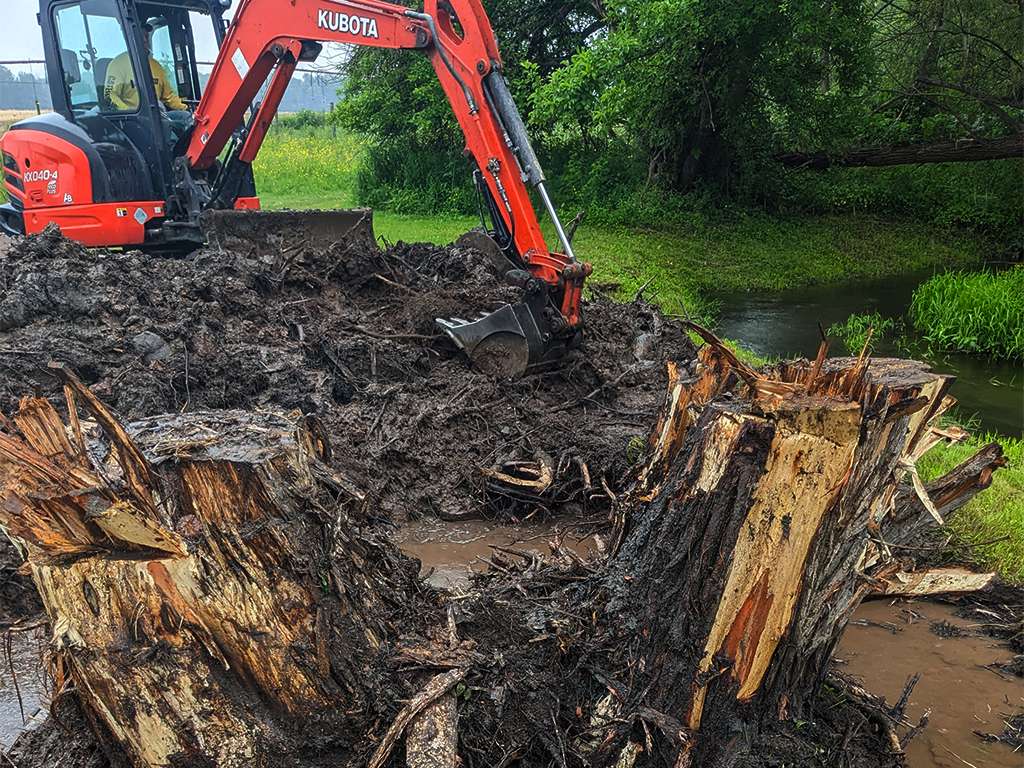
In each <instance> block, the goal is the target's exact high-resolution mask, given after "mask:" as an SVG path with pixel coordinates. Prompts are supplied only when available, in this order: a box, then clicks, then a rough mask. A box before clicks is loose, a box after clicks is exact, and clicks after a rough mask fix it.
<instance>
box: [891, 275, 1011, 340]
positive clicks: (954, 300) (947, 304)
mask: <svg viewBox="0 0 1024 768" xmlns="http://www.w3.org/2000/svg"><path fill="white" fill-rule="evenodd" d="M910 318H911V321H912V322H913V323H914V326H915V327H916V328H917V329H918V330H919V331H921V333H922V334H923V335H924V337H925V339H927V340H928V341H930V342H932V343H933V344H936V345H937V346H940V347H945V348H947V349H955V350H959V351H961V352H975V353H979V354H990V355H995V356H997V357H1001V358H1008V359H1020V358H1024V266H1016V267H1013V268H1011V269H1007V270H1005V271H1002V272H945V273H943V274H940V275H936V276H935V277H933V278H932V279H930V280H928V281H927V282H925V283H923V284H922V285H920V286H918V288H917V290H915V291H914V298H913V301H912V302H911V304H910Z"/></svg>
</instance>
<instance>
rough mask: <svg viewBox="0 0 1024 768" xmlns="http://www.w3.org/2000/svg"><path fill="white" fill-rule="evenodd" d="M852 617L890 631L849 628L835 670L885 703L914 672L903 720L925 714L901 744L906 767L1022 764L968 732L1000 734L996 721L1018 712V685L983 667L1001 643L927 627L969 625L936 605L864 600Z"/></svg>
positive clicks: (1022, 705)
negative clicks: (839, 668)
mask: <svg viewBox="0 0 1024 768" xmlns="http://www.w3.org/2000/svg"><path fill="white" fill-rule="evenodd" d="M908 611H912V612H913V614H916V616H914V615H913V614H910V613H908ZM857 619H859V620H867V621H869V622H875V623H877V624H887V625H892V626H893V627H894V628H897V629H898V631H897V632H896V633H895V634H893V633H892V632H891V631H889V630H888V629H885V628H882V627H878V626H873V625H871V626H856V625H852V626H850V627H849V628H848V629H847V630H846V634H845V635H844V636H843V640H842V642H841V643H840V644H839V648H838V650H837V651H836V656H837V657H838V658H840V659H843V660H844V661H846V662H847V664H846V665H845V666H844V667H843V669H844V670H845V671H846V672H847V673H848V674H850V675H853V676H854V677H856V678H858V679H859V680H861V681H862V682H863V683H864V687H865V688H867V689H868V690H869V691H871V692H872V693H875V694H878V695H882V696H885V697H886V699H887V700H888V701H889V702H890V703H892V702H895V701H897V700H898V699H899V696H900V694H901V693H902V691H903V686H904V684H905V683H906V682H907V678H909V677H910V676H911V675H914V674H916V673H918V672H920V673H921V680H920V681H919V682H918V684H917V686H916V687H915V688H914V691H913V693H912V694H911V696H910V705H909V706H908V707H907V717H908V719H910V720H911V721H913V722H917V720H918V718H919V717H920V716H921V715H922V714H923V713H924V711H925V710H931V717H930V719H929V723H928V727H927V728H926V729H925V730H924V731H922V732H921V733H920V734H918V735H917V736H916V737H915V738H914V739H913V741H911V742H910V744H909V746H908V747H907V764H908V765H909V766H910V768H964V766H968V768H970V766H974V767H975V768H1022V766H1024V754H1021V753H1016V754H1015V753H1014V752H1013V750H1011V749H1010V748H1009V747H1008V746H1006V745H1005V744H986V743H984V742H983V741H982V740H981V739H979V738H978V737H977V736H975V735H974V733H973V731H975V730H977V731H982V732H985V733H1000V732H1001V731H1002V730H1003V727H1004V723H1003V719H1004V718H1008V717H1009V716H1011V715H1013V714H1016V713H1018V712H1021V711H1024V681H1022V680H1021V679H1020V678H1016V677H1012V676H1010V675H1007V676H1005V677H1002V676H1000V675H998V674H996V673H995V672H993V671H992V670H989V669H985V665H986V664H991V663H993V662H998V661H1006V660H1007V659H1008V658H1009V657H1010V656H1011V655H1012V654H1011V653H1010V651H1009V650H1008V649H1007V648H1006V647H1005V646H1003V645H1001V644H999V643H998V642H997V641H995V640H992V639H991V638H987V637H973V636H968V637H949V638H943V637H939V636H938V635H936V634H935V633H934V632H932V631H931V629H930V625H931V624H932V623H933V622H938V621H946V622H949V623H950V624H952V625H953V626H955V627H961V628H969V626H970V625H969V624H968V623H967V622H965V621H963V620H962V619H958V618H957V617H956V616H955V615H954V613H953V610H952V609H951V608H950V607H949V606H946V605H942V604H940V603H929V602H915V603H896V604H891V603H890V602H888V601H872V602H868V603H864V604H863V605H861V607H860V608H859V609H858V611H857V614H856V617H855V620H857ZM908 619H910V620H912V622H913V623H907V622H908Z"/></svg>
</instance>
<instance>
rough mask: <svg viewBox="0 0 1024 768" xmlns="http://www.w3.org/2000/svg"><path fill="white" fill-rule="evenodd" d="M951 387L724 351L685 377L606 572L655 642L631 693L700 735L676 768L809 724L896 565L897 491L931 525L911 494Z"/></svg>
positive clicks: (896, 372)
mask: <svg viewBox="0 0 1024 768" xmlns="http://www.w3.org/2000/svg"><path fill="white" fill-rule="evenodd" d="M711 340H712V342H715V341H716V340H714V339H713V338H712V339H711ZM951 381H952V379H951V378H950V377H947V376H941V375H938V374H934V373H932V372H930V371H929V370H928V369H927V368H926V367H925V366H924V365H923V364H920V363H916V362H912V361H905V360H884V359H879V360H867V359H865V358H860V359H853V358H845V359H833V360H825V359H824V351H823V352H822V354H821V355H819V358H818V360H816V361H814V362H813V363H812V362H800V363H793V364H783V365H780V366H777V367H775V368H774V369H771V370H769V371H767V372H766V373H757V372H755V371H753V370H751V369H749V368H747V367H746V366H744V365H743V364H742V363H740V362H739V360H737V359H736V358H735V357H734V356H733V355H732V354H731V353H730V352H729V351H728V350H727V349H725V348H724V347H722V346H720V345H718V344H716V343H713V344H712V345H711V346H708V347H705V348H704V349H703V350H702V354H701V365H700V369H699V372H698V375H697V376H696V377H694V379H693V380H691V381H689V382H683V381H682V380H681V378H680V375H679V372H678V371H671V376H670V391H669V395H668V398H667V401H666V405H665V407H664V409H663V412H662V414H661V417H660V419H659V423H658V425H657V427H656V429H655V430H654V432H653V433H652V438H651V457H650V460H649V461H648V463H647V465H646V466H645V467H644V468H643V469H642V470H641V471H640V473H639V476H638V482H637V484H636V486H635V487H634V490H633V492H632V495H631V497H630V498H628V499H626V500H625V501H624V507H625V508H626V509H628V510H629V511H628V518H627V527H628V532H627V533H626V534H625V536H624V538H623V543H622V546H621V548H620V549H619V551H618V553H617V554H616V555H615V557H614V558H613V559H612V561H611V562H610V563H609V566H608V569H607V572H606V574H605V575H604V576H603V579H604V583H605V590H606V593H607V594H608V596H609V608H608V613H609V614H610V615H611V616H616V615H619V616H632V617H633V620H634V621H635V624H633V625H627V626H631V627H632V628H634V629H635V631H637V632H639V633H640V636H641V637H642V638H643V641H642V643H641V647H642V649H643V650H642V658H643V661H642V663H641V665H640V666H642V668H643V670H644V671H643V673H642V674H638V675H637V678H636V680H635V681H634V682H633V683H632V684H631V688H633V689H634V690H636V689H642V690H644V691H648V693H647V694H646V696H645V699H646V701H645V703H646V705H647V706H649V707H651V708H653V709H655V710H657V711H659V712H661V713H662V714H663V715H666V716H667V717H668V718H670V719H671V721H678V722H679V723H681V724H682V725H683V727H684V728H685V729H686V734H685V736H684V738H682V740H681V741H682V743H681V745H672V746H671V748H670V749H669V751H670V752H675V754H674V755H673V756H672V757H673V759H674V762H670V763H669V764H674V765H676V766H678V767H680V768H681V767H682V766H687V765H700V766H717V765H726V764H728V763H729V755H730V752H734V751H735V749H736V745H737V744H742V743H744V742H746V743H749V741H750V738H751V735H752V734H753V733H755V732H756V730H757V729H758V727H760V725H762V724H764V723H766V722H769V721H771V720H778V719H784V718H789V717H797V718H807V717H809V710H810V705H811V703H812V701H813V698H814V696H815V695H816V693H817V691H818V689H819V687H820V684H821V683H822V681H823V680H824V677H825V674H826V672H827V671H828V665H829V661H830V658H831V655H832V652H833V650H834V648H835V646H836V644H837V643H838V641H839V639H840V636H841V635H842V632H843V630H844V629H845V627H846V624H847V622H848V620H849V618H850V616H851V615H852V613H853V611H854V610H855V609H856V607H857V606H858V605H859V603H860V602H861V600H862V599H863V598H864V597H865V596H866V595H867V594H869V593H870V592H871V591H872V589H873V588H875V586H876V585H879V584H881V583H882V582H881V579H883V577H885V576H887V575H889V574H891V573H893V572H894V571H895V570H898V569H899V567H900V564H899V562H898V561H897V560H896V559H894V558H891V557H881V558H880V557H877V556H874V555H875V554H876V552H877V547H878V545H881V546H884V542H883V541H882V540H881V538H880V535H879V533H880V530H881V529H882V528H883V527H887V530H888V533H889V535H891V536H895V535H897V534H898V532H897V531H896V530H895V527H894V526H891V525H890V526H886V523H887V521H888V520H889V519H890V518H891V517H893V516H894V515H897V505H896V499H897V498H900V499H901V501H902V502H903V505H902V506H901V507H900V509H899V510H898V513H899V515H903V516H904V517H910V518H913V520H914V523H915V525H916V524H917V522H918V520H919V516H916V515H908V513H907V500H906V497H905V496H900V494H899V491H900V489H901V488H902V487H903V476H904V475H905V474H906V473H907V472H908V471H910V465H908V463H907V457H908V456H911V455H912V454H913V452H914V449H915V447H916V446H917V443H918V441H920V440H921V439H922V437H923V435H924V434H925V433H926V429H927V424H928V422H929V420H930V419H931V418H932V417H933V416H934V415H935V414H936V413H937V412H938V411H939V410H940V409H941V408H942V402H943V399H944V396H945V393H946V391H947V389H948V387H949V385H950V383H951ZM986 455H987V461H984V462H983V463H984V465H985V468H984V472H987V473H988V474H989V476H990V474H991V471H992V469H993V468H994V467H995V466H998V465H999V462H1000V459H999V456H998V447H997V446H996V447H995V448H994V449H993V448H992V447H989V449H988V450H987V454H986ZM951 474H952V473H951ZM969 485H970V484H968V485H967V486H965V487H964V488H963V493H961V494H960V496H958V497H957V498H958V499H959V498H962V497H963V496H964V495H967V497H968V498H969V495H968V494H967V491H968V490H971V488H970V487H969ZM947 502H949V503H952V502H953V497H952V496H950V498H949V499H947ZM624 642H625V640H624Z"/></svg>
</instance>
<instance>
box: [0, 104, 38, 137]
mask: <svg viewBox="0 0 1024 768" xmlns="http://www.w3.org/2000/svg"><path fill="white" fill-rule="evenodd" d="M35 113H36V111H35V110H34V109H0V135H2V134H3V133H4V132H5V131H6V130H7V129H8V128H10V127H11V126H12V125H14V123H16V122H18V121H19V120H24V119H25V118H26V117H32V116H33V115H34V114H35Z"/></svg>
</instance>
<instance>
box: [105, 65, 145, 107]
mask: <svg viewBox="0 0 1024 768" xmlns="http://www.w3.org/2000/svg"><path fill="white" fill-rule="evenodd" d="M103 95H104V96H105V97H106V99H107V101H108V102H110V106H111V107H112V108H113V109H116V110H117V111H118V112H134V111H135V110H136V109H138V108H139V91H138V89H137V88H136V87H135V74H134V72H133V71H132V61H131V57H129V56H128V54H127V53H122V54H121V55H120V56H118V57H117V58H115V59H114V60H113V61H112V62H110V65H109V66H108V67H107V81H106V83H105V84H104V88H103Z"/></svg>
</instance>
